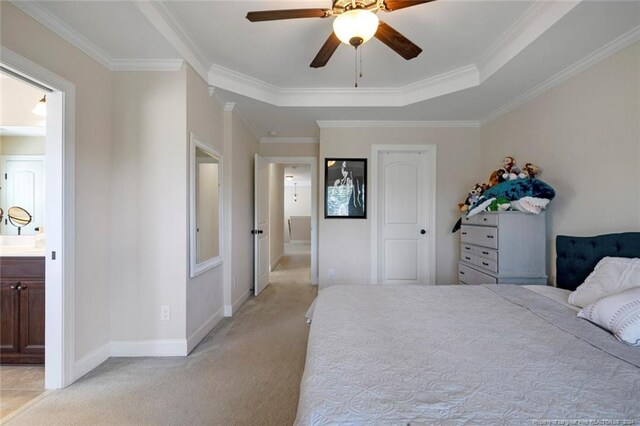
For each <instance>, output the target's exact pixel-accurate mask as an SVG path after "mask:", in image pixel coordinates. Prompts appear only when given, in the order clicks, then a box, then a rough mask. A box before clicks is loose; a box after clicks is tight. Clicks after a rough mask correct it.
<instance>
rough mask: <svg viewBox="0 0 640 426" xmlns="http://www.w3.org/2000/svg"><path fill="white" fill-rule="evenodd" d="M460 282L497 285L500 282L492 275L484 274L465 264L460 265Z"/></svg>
mask: <svg viewBox="0 0 640 426" xmlns="http://www.w3.org/2000/svg"><path fill="white" fill-rule="evenodd" d="M458 281H459V282H463V283H465V284H472V285H473V284H495V283H497V282H498V281H497V280H496V278H495V277H492V276H491V275H487V274H483V273H482V272H480V271H476V270H475V269H473V268H469V267H468V266H465V265H463V264H459V265H458Z"/></svg>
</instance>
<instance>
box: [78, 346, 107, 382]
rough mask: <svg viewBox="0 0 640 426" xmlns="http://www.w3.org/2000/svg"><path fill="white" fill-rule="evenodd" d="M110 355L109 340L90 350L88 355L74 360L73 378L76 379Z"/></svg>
mask: <svg viewBox="0 0 640 426" xmlns="http://www.w3.org/2000/svg"><path fill="white" fill-rule="evenodd" d="M110 356H111V342H109V343H105V344H104V345H102V346H100V347H99V348H97V349H95V350H93V351H91V352H90V353H89V354H88V355H86V356H84V357H83V358H82V359H80V360H78V361H77V362H76V367H75V374H76V377H75V380H78V379H79V378H81V377H82V376H84V375H85V374H87V373H88V372H90V371H91V370H93V369H94V368H96V367H98V366H99V365H100V364H102V363H103V362H105V361H106V360H108V359H109V357H110Z"/></svg>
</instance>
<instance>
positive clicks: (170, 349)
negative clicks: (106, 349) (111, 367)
mask: <svg viewBox="0 0 640 426" xmlns="http://www.w3.org/2000/svg"><path fill="white" fill-rule="evenodd" d="M187 355H188V353H187V339H162V340H132V341H127V340H119V341H112V342H111V356H112V357H143V356H187Z"/></svg>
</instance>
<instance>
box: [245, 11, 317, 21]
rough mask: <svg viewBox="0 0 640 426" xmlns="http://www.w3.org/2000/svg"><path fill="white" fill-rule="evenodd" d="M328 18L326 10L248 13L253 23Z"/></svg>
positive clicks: (248, 17)
mask: <svg viewBox="0 0 640 426" xmlns="http://www.w3.org/2000/svg"><path fill="white" fill-rule="evenodd" d="M327 16H329V15H328V13H327V10H326V9H283V10H260V11H255V12H249V13H247V19H248V20H249V21H251V22H260V21H277V20H280V19H298V18H326V17H327Z"/></svg>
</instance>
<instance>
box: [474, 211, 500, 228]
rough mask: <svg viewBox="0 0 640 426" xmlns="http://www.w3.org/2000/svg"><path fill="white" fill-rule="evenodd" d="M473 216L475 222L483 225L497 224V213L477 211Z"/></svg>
mask: <svg viewBox="0 0 640 426" xmlns="http://www.w3.org/2000/svg"><path fill="white" fill-rule="evenodd" d="M475 217H477V219H476V224H478V225H483V226H498V220H499V217H500V216H499V215H498V214H496V213H479V214H477V215H476V216H475Z"/></svg>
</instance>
